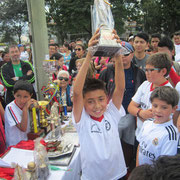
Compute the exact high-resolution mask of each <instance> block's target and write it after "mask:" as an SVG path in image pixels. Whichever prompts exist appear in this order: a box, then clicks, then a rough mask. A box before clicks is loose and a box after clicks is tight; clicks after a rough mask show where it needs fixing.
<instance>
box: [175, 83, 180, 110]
mask: <svg viewBox="0 0 180 180" xmlns="http://www.w3.org/2000/svg"><path fill="white" fill-rule="evenodd" d="M175 89H176V90H177V92H178V93H179V96H180V82H178V83H177V84H176V87H175ZM177 111H180V101H179V103H178V108H177Z"/></svg>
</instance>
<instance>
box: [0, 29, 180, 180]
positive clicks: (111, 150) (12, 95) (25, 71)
mask: <svg viewBox="0 0 180 180" xmlns="http://www.w3.org/2000/svg"><path fill="white" fill-rule="evenodd" d="M113 33H114V38H115V39H116V40H117V43H120V44H121V45H122V47H125V48H126V50H127V52H126V53H125V54H120V53H116V54H115V55H114V56H113V57H101V56H99V57H94V56H93V54H92V52H91V48H90V47H91V46H94V45H97V44H98V38H99V31H98V30H97V31H96V33H95V34H94V35H93V36H92V38H91V39H90V40H89V42H88V45H86V44H84V43H83V41H82V40H81V39H77V40H76V41H75V42H71V43H67V42H64V44H63V45H62V46H59V45H58V44H57V43H55V42H54V40H50V42H49V56H48V58H49V59H52V60H55V61H56V72H55V73H53V74H52V80H53V81H54V82H56V83H57V84H58V85H59V95H60V97H61V96H62V97H65V99H66V102H67V111H69V112H72V119H73V122H74V125H75V127H76V129H77V132H78V135H79V143H80V146H81V153H80V155H81V167H82V179H108V180H109V179H127V178H128V175H129V173H130V172H131V171H132V170H133V169H134V168H135V166H138V169H137V170H136V168H135V169H134V170H133V172H132V174H131V175H130V177H129V178H130V179H133V178H132V177H134V174H136V176H137V177H139V176H138V175H137V173H138V172H139V173H141V171H143V170H144V171H147V169H150V170H151V171H149V172H148V173H145V172H144V173H143V174H142V176H143V175H144V174H145V175H147V176H148V178H150V177H151V175H150V174H151V172H152V173H155V170H154V169H155V168H154V166H155V167H156V166H157V164H158V163H157V164H156V160H157V159H158V158H159V157H161V156H163V155H168V158H170V157H171V156H172V157H174V156H175V155H176V154H178V153H179V151H180V149H179V148H180V140H179V132H180V102H179V98H180V64H179V63H180V62H179V61H180V31H178V32H175V33H174V34H173V35H172V37H171V38H170V37H167V36H161V35H160V34H157V33H156V34H152V35H148V34H147V33H145V32H139V33H137V34H136V35H130V36H129V37H128V38H127V41H121V40H120V38H119V36H118V35H117V33H116V32H115V31H113ZM87 46H88V48H86V47H87ZM24 47H25V46H24V45H21V44H19V45H12V46H10V47H9V49H8V51H7V52H2V54H1V61H0V66H1V86H2V91H4V92H5V94H4V95H3V94H2V96H1V104H0V115H1V116H0V117H1V119H0V132H1V133H0V153H3V152H4V151H5V149H6V148H7V147H9V146H11V145H16V144H17V143H18V142H20V141H21V140H27V133H28V132H29V131H30V129H29V121H30V120H29V115H28V110H29V108H30V106H31V104H33V103H34V102H36V95H35V91H34V87H33V84H34V82H35V77H34V70H33V69H34V68H33V57H32V53H31V49H30V46H29V45H28V46H26V49H24ZM0 95H1V94H0ZM59 103H61V102H59ZM4 109H5V110H4ZM154 164H155V165H154ZM177 166H178V165H177ZM178 177H180V175H178ZM145 179H146V178H145Z"/></svg>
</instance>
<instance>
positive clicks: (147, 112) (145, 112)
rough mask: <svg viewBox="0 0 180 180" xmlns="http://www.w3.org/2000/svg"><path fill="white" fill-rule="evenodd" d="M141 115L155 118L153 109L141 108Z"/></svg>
mask: <svg viewBox="0 0 180 180" xmlns="http://www.w3.org/2000/svg"><path fill="white" fill-rule="evenodd" d="M139 116H140V117H141V118H142V119H143V120H146V119H149V118H153V113H152V109H146V110H141V111H140V113H139Z"/></svg>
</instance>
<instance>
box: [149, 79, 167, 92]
mask: <svg viewBox="0 0 180 180" xmlns="http://www.w3.org/2000/svg"><path fill="white" fill-rule="evenodd" d="M167 83H169V81H168V80H167V81H165V82H164V83H162V84H160V85H159V86H164V85H166V84H167ZM154 89H155V88H153V83H152V84H151V87H150V91H154Z"/></svg>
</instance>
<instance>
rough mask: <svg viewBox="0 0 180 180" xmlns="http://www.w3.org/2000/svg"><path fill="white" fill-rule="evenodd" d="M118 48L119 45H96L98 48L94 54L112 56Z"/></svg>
mask: <svg viewBox="0 0 180 180" xmlns="http://www.w3.org/2000/svg"><path fill="white" fill-rule="evenodd" d="M119 49H120V47H113V46H111V47H110V46H98V49H97V51H96V52H95V53H94V56H102V57H113V56H114V55H115V54H116V52H118V51H119Z"/></svg>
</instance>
